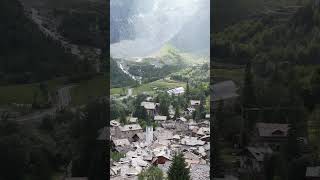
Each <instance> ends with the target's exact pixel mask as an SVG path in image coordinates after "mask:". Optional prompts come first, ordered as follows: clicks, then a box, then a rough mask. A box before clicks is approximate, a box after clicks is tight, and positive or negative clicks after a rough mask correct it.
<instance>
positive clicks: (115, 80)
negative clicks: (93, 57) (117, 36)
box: [109, 58, 136, 87]
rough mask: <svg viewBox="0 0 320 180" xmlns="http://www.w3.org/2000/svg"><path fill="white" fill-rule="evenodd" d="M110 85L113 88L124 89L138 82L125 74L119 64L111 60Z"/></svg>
mask: <svg viewBox="0 0 320 180" xmlns="http://www.w3.org/2000/svg"><path fill="white" fill-rule="evenodd" d="M109 65H110V68H109V69H110V83H111V87H123V86H130V85H135V84H136V82H135V81H134V80H133V79H131V78H130V76H128V75H127V74H125V73H124V72H123V71H122V70H121V69H120V68H119V66H118V65H117V62H116V61H115V60H114V59H113V58H110V63H109Z"/></svg>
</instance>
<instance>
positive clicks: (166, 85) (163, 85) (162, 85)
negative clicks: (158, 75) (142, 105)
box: [110, 79, 186, 95]
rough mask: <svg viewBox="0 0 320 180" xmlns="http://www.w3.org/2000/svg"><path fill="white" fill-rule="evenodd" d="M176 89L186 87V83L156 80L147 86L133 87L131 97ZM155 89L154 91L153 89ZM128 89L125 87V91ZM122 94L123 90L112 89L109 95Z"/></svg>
mask: <svg viewBox="0 0 320 180" xmlns="http://www.w3.org/2000/svg"><path fill="white" fill-rule="evenodd" d="M177 87H186V83H184V82H179V81H174V80H164V79H161V80H157V81H154V82H150V83H147V84H142V85H140V86H137V87H133V92H132V93H133V95H137V94H140V93H142V92H147V93H149V94H154V93H155V91H156V89H158V90H166V89H172V88H177ZM154 88H156V89H154ZM127 89H128V87H125V90H127ZM121 93H123V88H112V89H111V90H110V94H111V95H116V94H121Z"/></svg>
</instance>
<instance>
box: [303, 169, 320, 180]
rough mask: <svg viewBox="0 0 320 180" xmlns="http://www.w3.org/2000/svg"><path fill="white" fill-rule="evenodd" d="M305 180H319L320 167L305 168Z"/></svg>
mask: <svg viewBox="0 0 320 180" xmlns="http://www.w3.org/2000/svg"><path fill="white" fill-rule="evenodd" d="M305 179H306V180H320V166H314V167H307V170H306V178H305Z"/></svg>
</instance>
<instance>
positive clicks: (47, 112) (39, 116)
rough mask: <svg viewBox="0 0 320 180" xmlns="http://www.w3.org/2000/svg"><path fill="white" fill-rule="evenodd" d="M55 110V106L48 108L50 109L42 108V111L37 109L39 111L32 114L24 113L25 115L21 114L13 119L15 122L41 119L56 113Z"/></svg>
mask: <svg viewBox="0 0 320 180" xmlns="http://www.w3.org/2000/svg"><path fill="white" fill-rule="evenodd" d="M56 110H57V108H55V107H54V108H50V109H47V110H44V111H39V112H35V113H33V114H29V115H26V116H22V117H19V118H17V119H15V120H14V121H16V122H20V123H23V122H26V121H28V122H30V121H41V120H42V119H43V118H44V117H46V116H54V115H55V113H56Z"/></svg>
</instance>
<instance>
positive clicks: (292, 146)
mask: <svg viewBox="0 0 320 180" xmlns="http://www.w3.org/2000/svg"><path fill="white" fill-rule="evenodd" d="M312 2H313V1H312ZM319 12H320V7H319V6H318V5H317V4H315V3H309V4H306V5H304V6H301V7H299V8H298V9H297V11H294V12H292V13H289V14H286V15H285V16H282V15H279V14H272V15H270V14H265V15H262V16H260V17H252V18H250V19H246V20H242V21H240V22H238V23H235V24H233V25H230V26H228V27H226V28H225V29H224V30H222V31H220V32H216V33H215V36H214V37H215V41H213V47H214V48H213V49H214V53H212V54H213V56H214V58H215V61H216V62H219V63H221V64H222V63H224V65H225V66H228V64H230V65H244V68H243V70H244V71H243V74H242V78H241V80H240V81H239V82H237V85H238V86H239V89H238V91H237V93H239V95H240V98H239V99H238V100H237V102H236V103H235V104H234V106H233V107H232V108H233V109H232V110H230V109H228V107H227V106H225V105H224V104H223V103H221V104H218V105H217V107H216V109H214V113H215V118H216V119H215V127H214V128H215V132H217V133H216V134H215V139H219V140H217V141H214V143H215V144H214V147H216V148H215V149H214V154H215V157H216V159H215V160H214V162H213V167H214V168H216V172H217V174H216V175H219V176H223V174H227V173H228V172H229V171H230V172H236V171H237V170H239V169H241V168H243V169H245V170H244V171H243V172H240V171H238V172H236V173H237V175H238V176H239V179H241V180H242V179H243V180H247V179H273V180H275V179H279V180H287V179H290V180H300V179H305V177H306V169H307V167H310V166H311V167H314V166H319V156H318V154H319V147H320V144H319V137H320V136H319V105H320V101H319V90H320V89H319V82H320V70H319V62H320V61H319V58H320V53H319V48H320V44H319V42H320V41H319V37H320V36H319V35H320V34H319V28H320V26H319V25H320V24H319V22H320V19H319V17H320V16H319ZM220 70H221V69H220ZM230 71H232V70H230ZM233 71H235V70H234V69H233ZM225 72H229V71H225ZM257 123H268V124H270V123H276V124H287V125H288V135H287V139H286V141H284V142H283V143H280V145H279V146H278V147H277V148H274V147H271V149H272V151H273V153H272V154H268V155H265V157H264V160H263V164H262V165H261V167H262V168H263V169H262V170H261V171H258V170H253V171H250V166H248V167H243V166H241V165H239V164H237V163H233V162H232V161H230V159H237V158H242V157H246V156H245V155H243V154H241V153H240V152H243V150H245V149H246V148H248V147H258V148H260V147H262V146H261V145H259V144H255V141H254V137H255V135H256V134H255V132H256V130H257V129H256V125H257ZM276 128H279V127H276ZM221 129H223V131H222V130H221ZM301 139H305V141H306V142H304V143H302V142H301ZM237 143H238V144H237ZM235 144H236V145H235ZM236 146H238V147H236Z"/></svg>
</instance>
